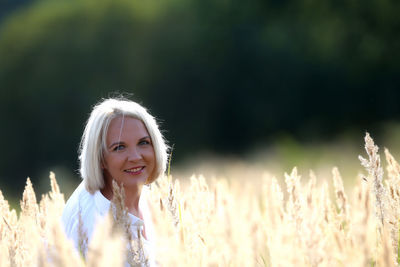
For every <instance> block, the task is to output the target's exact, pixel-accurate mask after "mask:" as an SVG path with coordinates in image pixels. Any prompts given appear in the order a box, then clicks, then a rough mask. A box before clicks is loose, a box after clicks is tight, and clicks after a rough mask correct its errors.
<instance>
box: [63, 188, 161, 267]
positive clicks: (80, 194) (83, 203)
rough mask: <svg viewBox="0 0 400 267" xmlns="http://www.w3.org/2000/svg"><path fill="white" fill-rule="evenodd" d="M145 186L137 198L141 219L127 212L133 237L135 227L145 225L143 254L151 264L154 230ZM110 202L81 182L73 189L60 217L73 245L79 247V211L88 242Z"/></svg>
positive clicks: (135, 235)
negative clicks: (88, 189) (91, 192)
mask: <svg viewBox="0 0 400 267" xmlns="http://www.w3.org/2000/svg"><path fill="white" fill-rule="evenodd" d="M146 189H147V188H146V187H143V190H142V194H141V196H140V200H139V209H140V210H141V212H142V214H143V219H144V220H141V219H140V218H138V217H136V216H134V215H132V214H131V213H128V215H129V218H130V219H131V221H132V224H131V225H132V228H133V229H132V234H133V236H134V238H138V237H137V230H136V229H137V227H138V226H140V225H143V224H145V225H146V237H147V239H145V238H142V240H143V249H144V252H145V254H146V255H147V256H148V259H149V263H150V265H151V266H153V265H155V264H154V245H153V244H154V231H153V227H152V221H151V216H150V212H149V208H148V205H147V201H146V197H145V196H146V194H147V193H148V192H147V190H146ZM110 204H111V202H110V201H109V200H108V199H107V198H105V197H104V196H103V194H102V193H101V192H100V191H96V192H95V193H94V194H90V193H89V192H88V191H87V190H86V189H85V186H84V183H83V182H81V184H80V185H79V186H78V187H77V188H76V189H75V191H74V192H73V193H72V195H71V197H70V198H69V199H68V201H67V203H66V205H65V207H64V211H63V214H62V217H61V220H62V224H63V227H64V231H65V233H66V235H67V237H68V238H69V239H72V240H73V242H74V245H75V247H76V248H77V249H78V247H79V234H78V225H79V219H78V218H79V217H78V216H79V212H80V213H81V218H82V222H83V229H84V230H85V231H86V233H87V237H88V244H90V240H91V238H92V236H93V232H94V229H96V226H97V224H98V223H99V222H101V220H102V219H103V218H104V217H105V216H106V215H107V214H108V212H109V209H110Z"/></svg>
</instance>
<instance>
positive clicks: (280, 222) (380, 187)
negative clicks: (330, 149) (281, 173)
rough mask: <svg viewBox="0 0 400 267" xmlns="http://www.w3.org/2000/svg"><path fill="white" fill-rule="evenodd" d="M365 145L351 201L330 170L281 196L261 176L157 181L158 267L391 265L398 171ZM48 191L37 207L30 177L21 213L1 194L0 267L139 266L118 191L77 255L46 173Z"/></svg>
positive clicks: (153, 198) (293, 180)
mask: <svg viewBox="0 0 400 267" xmlns="http://www.w3.org/2000/svg"><path fill="white" fill-rule="evenodd" d="M365 142H366V151H367V156H368V158H367V159H365V158H362V157H360V160H361V163H362V165H363V166H364V167H365V168H366V170H367V173H368V175H367V176H365V177H364V176H360V177H359V178H358V182H357V184H356V186H354V188H353V189H352V190H351V192H352V193H351V194H350V195H349V196H347V195H346V192H345V189H344V186H343V181H342V178H341V175H340V173H339V170H338V169H336V168H334V169H333V170H332V184H333V188H332V189H330V188H329V185H328V183H327V182H322V183H320V184H318V183H317V178H316V177H315V175H314V174H313V173H310V177H309V179H308V181H305V182H301V176H300V175H299V173H298V172H297V169H296V168H294V169H293V170H292V172H291V173H290V174H285V184H286V186H285V187H286V188H285V189H283V188H281V186H280V185H279V182H278V180H277V179H276V178H274V177H273V176H271V175H268V174H265V175H264V177H263V178H262V183H261V187H259V186H258V184H257V188H255V187H254V186H251V184H250V183H249V182H247V181H250V180H251V179H253V178H251V177H242V179H240V180H238V179H236V180H230V181H228V180H225V179H214V180H208V181H206V179H205V178H204V177H202V176H199V177H192V178H191V180H190V183H186V184H181V183H180V182H179V180H178V179H175V180H173V179H172V177H171V176H168V177H165V178H163V179H160V180H158V181H157V182H156V183H155V184H153V185H152V186H151V188H150V194H149V196H150V199H149V202H150V203H151V204H152V205H151V207H152V217H153V220H154V224H155V230H156V233H157V240H156V241H157V242H156V259H157V263H158V264H159V265H161V266H186V265H192V266H397V265H398V254H399V227H400V225H399V218H400V165H399V164H398V163H397V162H396V160H395V159H394V158H393V156H392V155H391V154H390V153H389V151H388V150H385V156H386V161H387V178H386V179H384V171H383V168H382V166H381V161H380V156H379V154H378V147H377V146H376V145H375V144H374V142H373V140H372V139H371V138H370V136H369V135H368V134H367V136H366V138H365ZM51 185H52V190H51V192H49V194H47V195H44V196H42V200H41V201H40V202H39V203H37V200H36V197H35V194H34V191H33V187H32V184H31V182H30V181H29V179H28V180H27V185H26V188H25V192H24V194H23V199H22V201H21V213H20V215H19V216H17V214H16V212H15V211H14V210H10V207H9V205H8V203H7V201H6V200H5V199H4V198H3V196H2V194H1V191H0V214H1V218H0V266H37V265H39V266H123V265H124V263H125V262H130V263H132V265H137V264H138V262H139V263H140V262H141V263H142V265H145V263H146V262H145V259H142V258H140V255H141V254H140V245H139V246H135V247H130V249H126V245H125V244H126V242H127V240H128V241H129V240H131V241H133V240H132V239H134V238H132V233H129V231H128V230H127V229H128V228H129V227H128V226H127V224H126V214H125V211H124V208H123V206H118V205H119V203H123V192H122V191H121V189H118V188H117V189H116V190H120V191H115V192H114V195H116V199H115V200H114V213H113V215H114V216H110V217H108V218H107V219H106V220H105V221H104V222H103V223H102V224H101V226H99V228H98V229H97V230H96V232H95V234H94V236H93V239H92V241H91V242H90V243H89V244H87V241H86V237H85V235H84V233H82V246H87V247H88V249H87V253H86V255H85V256H84V254H80V253H79V252H76V251H75V250H74V248H73V245H72V243H71V242H70V241H68V240H67V239H66V238H65V235H64V234H63V232H62V228H61V226H60V217H61V212H62V208H63V206H64V198H63V195H62V194H61V193H60V191H59V188H58V186H57V184H56V182H55V178H54V175H53V174H52V175H51ZM285 191H286V192H285ZM330 192H334V197H333V198H331V197H330V195H331V194H330ZM347 192H349V190H347ZM113 218H114V220H113ZM115 222H117V224H115ZM116 225H117V226H118V225H119V228H118V227H117V229H120V230H115V229H116ZM129 235H131V236H129ZM122 236H125V237H127V239H126V238H121V237H122ZM130 257H131V258H130ZM132 257H133V258H132ZM132 259H134V260H132Z"/></svg>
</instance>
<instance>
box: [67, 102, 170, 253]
mask: <svg viewBox="0 0 400 267" xmlns="http://www.w3.org/2000/svg"><path fill="white" fill-rule="evenodd" d="M79 159H80V173H81V176H82V178H83V182H82V183H81V184H80V185H79V186H78V188H77V189H76V190H75V191H74V193H73V194H72V195H71V197H70V198H69V200H68V201H67V203H66V206H65V208H64V211H63V215H62V222H63V225H64V229H65V232H66V234H67V236H68V237H69V238H71V239H72V240H73V241H74V243H75V246H76V247H77V248H80V249H81V251H83V252H84V253H85V252H86V249H87V247H84V248H82V244H81V243H82V240H80V239H81V236H82V235H80V234H79V232H81V231H82V230H83V231H85V232H86V234H87V237H88V241H89V243H90V239H91V237H92V234H93V230H94V229H95V227H96V225H97V223H98V222H99V221H101V218H103V217H104V216H105V215H106V214H108V212H109V209H110V200H112V198H113V186H112V183H113V181H115V182H117V184H118V185H120V186H121V185H122V186H123V188H124V191H125V206H126V208H127V210H128V214H129V217H130V219H131V225H132V226H140V225H142V226H144V227H143V229H142V231H141V234H142V235H143V237H144V239H143V241H144V248H145V251H146V250H148V249H146V247H148V246H149V245H150V244H149V241H148V240H150V239H151V235H152V233H151V231H150V230H151V219H150V214H149V210H148V208H147V207H146V201H145V200H144V199H143V198H144V197H143V195H144V193H143V192H144V190H143V189H144V188H143V186H144V185H148V184H150V183H152V182H153V181H155V180H156V179H157V178H158V177H159V176H161V175H162V174H163V173H164V172H165V167H166V163H167V145H166V144H165V141H164V138H163V136H162V134H161V132H160V130H159V129H158V126H157V123H156V121H155V119H154V118H153V117H152V116H151V115H150V114H149V113H148V112H147V111H146V109H145V108H143V107H142V106H140V105H139V104H137V103H135V102H132V101H129V100H120V99H107V100H104V101H102V102H101V103H99V104H98V105H96V106H95V107H94V108H93V111H92V113H91V114H90V117H89V119H88V121H87V124H86V127H85V130H84V133H83V136H82V141H81V144H80V156H79ZM82 228H83V229H82ZM132 232H133V234H135V233H137V231H132ZM136 235H137V234H136ZM136 238H137V236H136ZM150 250H151V249H150Z"/></svg>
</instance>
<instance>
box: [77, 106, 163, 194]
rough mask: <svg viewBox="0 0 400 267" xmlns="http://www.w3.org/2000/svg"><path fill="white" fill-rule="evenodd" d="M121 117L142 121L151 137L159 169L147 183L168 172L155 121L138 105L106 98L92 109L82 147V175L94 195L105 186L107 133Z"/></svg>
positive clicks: (86, 186) (160, 136) (161, 139)
mask: <svg viewBox="0 0 400 267" xmlns="http://www.w3.org/2000/svg"><path fill="white" fill-rule="evenodd" d="M120 116H125V117H132V118H135V119H138V120H140V121H142V122H143V124H144V125H145V127H146V129H147V131H148V133H149V135H150V138H151V141H152V144H153V149H154V153H155V158H156V166H155V170H154V172H153V174H152V175H151V177H148V178H147V181H146V184H150V183H152V182H153V181H155V180H156V179H157V178H158V177H159V176H161V175H163V174H164V172H165V168H166V166H167V160H168V154H167V150H168V146H167V145H166V143H165V140H164V138H163V136H162V134H161V132H160V130H159V129H158V125H157V122H156V120H155V118H154V117H153V116H151V115H150V114H149V113H148V112H147V111H146V109H145V108H144V107H142V106H141V105H139V104H138V103H136V102H133V101H130V100H126V99H113V98H110V99H106V100H103V101H102V102H100V103H98V104H97V105H96V106H95V107H94V108H93V110H92V113H91V114H90V117H89V119H88V121H87V123H86V127H85V130H84V132H83V135H82V140H81V143H80V147H79V161H80V173H81V176H82V179H83V180H84V183H85V188H86V190H87V191H88V192H90V193H92V194H93V193H94V192H95V191H97V190H100V189H102V188H103V187H104V177H103V171H102V168H101V166H102V162H103V160H104V153H105V151H106V147H107V145H106V137H107V131H108V127H109V125H110V123H111V121H112V120H113V119H114V118H117V117H120Z"/></svg>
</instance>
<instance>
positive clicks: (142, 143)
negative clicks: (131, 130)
mask: <svg viewBox="0 0 400 267" xmlns="http://www.w3.org/2000/svg"><path fill="white" fill-rule="evenodd" d="M139 145H150V141H149V140H141V141H139Z"/></svg>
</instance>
